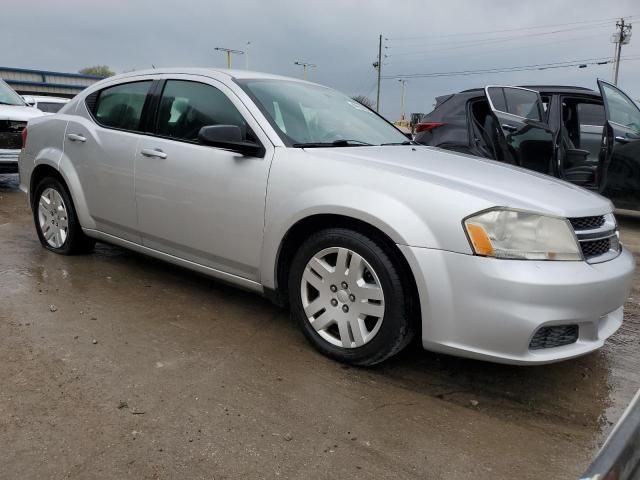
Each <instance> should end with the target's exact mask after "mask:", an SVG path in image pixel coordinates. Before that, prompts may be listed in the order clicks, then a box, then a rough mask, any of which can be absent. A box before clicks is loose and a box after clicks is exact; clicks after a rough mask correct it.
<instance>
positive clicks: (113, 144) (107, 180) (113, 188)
mask: <svg viewBox="0 0 640 480" xmlns="http://www.w3.org/2000/svg"><path fill="white" fill-rule="evenodd" d="M151 84H152V78H143V79H136V80H135V81H133V80H131V81H128V82H123V83H118V84H115V85H111V86H108V87H105V88H103V89H101V90H99V91H97V92H94V93H92V94H90V95H88V96H87V98H86V99H85V101H84V102H82V103H80V104H79V105H78V107H77V109H76V115H74V116H70V117H69V118H70V120H69V123H68V125H67V130H66V135H65V139H64V153H65V156H66V157H68V158H69V160H70V161H71V162H72V163H73V166H74V169H75V171H76V172H77V174H78V177H79V179H80V185H82V188H83V189H84V194H85V198H86V201H87V207H88V209H89V214H90V215H91V217H92V218H93V220H94V221H95V224H96V229H97V230H99V231H101V232H104V233H107V234H110V235H114V236H116V237H119V238H123V239H125V240H129V241H133V242H136V243H140V236H139V235H138V232H137V228H138V225H137V218H136V209H135V195H134V175H133V173H134V159H135V153H136V147H137V145H138V142H139V140H140V131H141V123H142V117H143V110H144V105H145V101H146V99H147V95H148V93H149V90H150V88H151Z"/></svg>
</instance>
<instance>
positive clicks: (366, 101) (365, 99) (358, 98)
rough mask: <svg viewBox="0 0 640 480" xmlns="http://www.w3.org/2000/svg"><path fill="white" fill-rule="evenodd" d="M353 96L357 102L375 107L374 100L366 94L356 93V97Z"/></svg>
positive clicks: (368, 106)
mask: <svg viewBox="0 0 640 480" xmlns="http://www.w3.org/2000/svg"><path fill="white" fill-rule="evenodd" d="M351 98H352V99H353V100H355V101H356V102H358V103H360V104H362V105H364V106H365V107H367V108H371V109H373V107H374V105H373V100H371V99H370V98H369V97H365V96H364V95H356V96H355V97H351Z"/></svg>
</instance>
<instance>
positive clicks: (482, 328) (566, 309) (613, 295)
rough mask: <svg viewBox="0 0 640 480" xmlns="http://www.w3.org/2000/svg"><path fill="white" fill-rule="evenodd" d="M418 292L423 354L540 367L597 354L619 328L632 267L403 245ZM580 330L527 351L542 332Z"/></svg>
mask: <svg viewBox="0 0 640 480" xmlns="http://www.w3.org/2000/svg"><path fill="white" fill-rule="evenodd" d="M400 249H401V250H402V252H403V253H404V255H405V257H406V258H407V260H408V262H409V264H410V266H411V269H412V270H413V273H414V277H415V279H416V283H417V286H418V291H419V294H420V306H421V312H422V344H423V346H424V348H425V349H427V350H433V351H437V352H442V353H450V354H453V355H459V356H464V357H470V358H476V359H482V360H490V361H495V362H500V363H511V364H543V363H550V362H555V361H559V360H564V359H567V358H572V357H576V356H579V355H584V354H585V353H589V352H591V351H593V350H596V349H598V348H600V347H601V346H602V345H603V344H604V341H605V340H606V339H607V338H608V337H610V336H611V335H612V334H613V333H615V331H616V330H617V329H618V328H619V327H620V325H621V324H622V318H623V305H624V302H625V300H626V299H627V296H628V295H629V291H630V289H631V283H632V276H633V270H634V268H635V262H634V260H633V256H632V255H631V253H630V252H629V251H628V250H626V249H624V248H623V249H622V252H621V253H620V255H619V256H618V257H616V258H615V259H613V260H610V261H608V262H603V263H598V264H588V263H586V262H552V261H551V262H544V261H521V260H500V259H494V258H485V257H478V256H473V255H465V254H459V253H453V252H447V251H443V250H434V249H427V248H417V247H408V246H400ZM568 324H577V325H578V327H579V336H578V339H577V341H576V342H575V343H572V344H569V345H564V346H559V347H553V348H544V349H540V350H531V349H529V343H530V341H531V339H532V337H533V335H534V334H535V332H536V331H537V330H538V329H539V328H540V327H542V326H553V325H568Z"/></svg>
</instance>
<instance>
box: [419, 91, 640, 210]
mask: <svg viewBox="0 0 640 480" xmlns="http://www.w3.org/2000/svg"><path fill="white" fill-rule="evenodd" d="M598 87H599V90H600V92H596V91H594V90H589V89H587V88H582V87H568V86H526V87H511V86H487V87H485V88H476V89H471V90H465V91H463V92H460V93H456V94H453V95H445V96H443V97H438V98H437V99H436V106H435V109H434V110H433V111H432V112H431V113H429V114H427V115H425V116H423V117H422V120H421V122H420V123H418V125H417V126H416V137H415V140H416V141H417V142H418V143H422V144H425V145H431V146H435V147H440V148H445V149H449V150H455V151H457V152H462V153H468V154H471V155H476V156H480V157H485V158H491V159H494V160H498V161H501V162H505V163H509V164H512V165H517V166H520V167H523V168H527V169H530V170H535V171H537V172H541V173H545V174H548V175H553V176H554V177H558V178H562V179H564V180H566V181H568V182H571V183H574V184H576V185H580V186H582V187H585V188H588V189H591V190H595V191H597V192H599V193H601V194H602V195H604V196H606V197H608V198H610V199H611V200H612V201H613V203H614V205H615V206H616V207H617V208H623V209H631V210H640V108H638V106H637V105H636V104H635V102H634V101H633V100H631V98H630V97H629V96H628V95H626V94H625V93H624V92H623V91H622V90H620V89H618V88H616V87H615V86H613V85H611V84H609V83H607V82H604V81H601V80H599V81H598Z"/></svg>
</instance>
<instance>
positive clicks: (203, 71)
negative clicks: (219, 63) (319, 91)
mask: <svg viewBox="0 0 640 480" xmlns="http://www.w3.org/2000/svg"><path fill="white" fill-rule="evenodd" d="M163 74H174V75H175V74H187V75H202V76H205V77H214V78H215V77H219V76H226V77H228V78H230V79H239V80H242V79H277V80H295V81H298V82H304V80H300V79H299V78H293V77H285V76H282V75H274V74H271V73H264V72H254V71H251V70H237V69H226V68H198V67H173V68H154V69H145V70H134V71H132V72H127V73H122V74H119V75H115V76H113V77H108V80H114V79H118V78H127V77H135V76H139V75H163ZM307 83H311V82H307Z"/></svg>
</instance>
